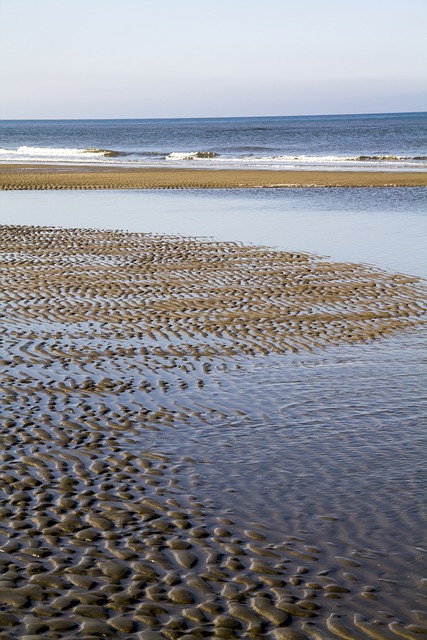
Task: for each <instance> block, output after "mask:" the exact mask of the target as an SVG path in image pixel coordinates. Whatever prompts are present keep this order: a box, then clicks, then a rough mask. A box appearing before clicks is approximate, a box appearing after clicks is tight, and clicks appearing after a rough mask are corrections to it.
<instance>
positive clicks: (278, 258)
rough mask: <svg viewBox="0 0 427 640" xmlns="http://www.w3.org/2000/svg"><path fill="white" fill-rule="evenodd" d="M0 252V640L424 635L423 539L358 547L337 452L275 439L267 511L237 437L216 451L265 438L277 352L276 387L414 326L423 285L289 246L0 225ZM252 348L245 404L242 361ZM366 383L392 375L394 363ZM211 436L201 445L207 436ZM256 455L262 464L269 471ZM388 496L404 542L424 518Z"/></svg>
mask: <svg viewBox="0 0 427 640" xmlns="http://www.w3.org/2000/svg"><path fill="white" fill-rule="evenodd" d="M1 248H2V258H1V259H2V273H3V292H2V298H3V307H2V309H3V310H2V328H1V332H2V333H1V336H2V352H3V353H2V356H1V357H2V361H1V365H2V370H3V371H5V374H4V375H3V378H2V382H1V386H2V395H3V404H4V411H3V417H2V424H1V439H2V444H3V447H2V453H1V454H0V551H1V553H0V567H1V577H0V629H1V630H2V631H0V639H1V640H9V639H10V640H12V639H18V638H19V639H27V640H35V638H40V637H43V638H47V639H62V638H68V639H71V638H76V639H77V638H84V639H85V640H91V639H93V640H94V639H95V638H102V637H107V638H108V637H111V638H119V639H120V640H121V639H123V640H125V639H126V638H136V639H138V640H162V639H166V640H169V639H170V640H175V639H179V638H187V640H194V639H203V638H212V637H214V638H224V639H229V638H252V639H258V638H259V639H263V638H272V639H276V640H280V639H282V638H285V639H288V640H306V639H307V640H327V639H328V638H330V639H334V638H335V639H336V638H341V639H343V640H349V639H352V638H366V639H368V638H373V639H378V640H382V639H393V640H399V638H406V639H409V640H413V639H415V638H421V637H422V635H423V634H425V633H426V632H427V615H426V614H425V613H423V609H424V610H425V608H426V607H425V586H426V584H425V580H424V581H423V579H422V576H421V575H420V572H421V564H420V563H421V560H420V555H419V554H420V553H421V551H417V550H416V549H414V548H411V549H410V548H409V546H404V553H403V554H398V553H393V552H390V553H387V552H382V553H379V552H378V551H376V548H377V546H378V544H379V540H380V539H381V537H382V532H381V523H382V522H383V523H384V520H386V519H387V514H385V515H384V514H379V515H374V516H373V517H374V518H375V526H374V527H372V531H368V534H366V531H367V529H366V527H368V524H366V526H365V524H364V523H363V522H362V524H361V525H360V526H361V531H362V534H363V535H362V534H361V533H360V532H359V533H357V527H356V526H355V527H354V529H353V524H354V523H353V522H352V521H351V518H350V519H349V520H348V521H347V522H346V521H345V519H344V520H342V519H341V515H342V514H341V513H340V508H341V507H340V504H341V503H340V497H339V496H340V494H342V500H344V502H345V501H346V500H347V498H346V495H345V488H346V487H348V483H349V482H350V484H351V482H352V480H351V478H347V479H346V477H345V476H346V468H347V469H348V470H349V471H352V470H351V469H350V468H351V465H355V464H356V463H355V461H354V460H353V461H352V458H351V457H348V451H347V458H346V459H340V457H339V455H337V456H336V457H334V456H332V457H330V458H329V459H328V458H327V456H326V454H325V450H324V449H322V445H321V444H320V440H319V443H318V442H309V443H307V445H306V448H305V450H302V451H299V450H298V443H297V442H295V448H293V447H292V442H290V443H289V445H288V446H287V448H283V452H284V454H285V455H286V456H287V458H288V459H287V463H288V465H289V466H288V482H287V485H282V486H281V487H280V493H281V495H279V496H278V497H276V500H278V501H279V504H280V502H281V503H282V504H283V521H281V520H280V519H279V518H277V517H276V516H275V514H274V513H273V512H274V511H277V509H276V508H275V502H274V501H273V500H272V499H271V502H270V503H269V500H270V498H269V496H268V495H265V496H261V497H260V498H257V497H256V496H255V495H253V502H252V501H251V495H248V494H247V492H246V494H245V482H246V480H245V478H244V477H242V478H240V477H239V469H241V467H242V465H241V464H240V461H241V458H242V447H243V440H240V442H239V440H238V439H237V438H236V439H235V440H234V445H233V444H232V443H233V440H232V434H233V432H234V431H235V430H236V429H237V430H238V429H239V428H240V426H241V425H243V426H244V427H245V428H248V429H250V428H251V427H252V426H253V427H254V429H255V431H256V430H259V431H260V443H261V446H262V442H263V441H265V446H268V438H269V437H271V436H268V435H267V433H266V431H265V426H266V424H268V421H269V419H270V417H269V415H268V414H266V411H268V404H269V395H270V394H271V398H272V399H273V394H274V386H275V385H276V384H280V385H281V386H283V384H284V380H283V378H277V377H276V376H277V374H276V373H275V368H278V367H282V366H283V362H289V363H290V367H289V370H288V372H286V375H285V381H287V383H288V384H289V386H290V383H291V382H293V380H292V376H295V375H296V376H297V377H298V376H300V375H301V371H300V370H299V369H294V368H293V365H294V364H297V362H300V361H301V358H302V359H303V360H302V361H303V362H304V366H305V367H310V366H311V365H313V364H314V362H315V360H316V359H318V358H322V357H323V356H322V355H321V354H322V353H328V352H330V351H333V350H334V349H338V350H341V349H342V351H340V353H342V358H343V360H344V356H345V354H348V353H350V352H351V351H352V350H353V349H356V350H357V349H363V348H365V345H370V346H372V345H377V344H380V345H381V344H382V343H383V342H384V341H387V340H394V339H395V338H396V339H398V337H399V336H401V335H414V336H417V335H419V334H420V332H422V330H423V327H425V319H424V318H425V293H426V291H425V286H424V284H423V282H422V281H420V280H419V279H417V278H415V277H409V276H405V275H403V274H390V273H387V272H385V271H381V270H379V269H376V268H374V267H369V266H367V265H359V264H350V263H338V262H331V261H328V260H325V259H320V258H318V257H315V256H312V255H308V254H304V253H296V252H292V253H290V252H283V251H276V250H272V249H268V248H262V247H253V246H250V247H248V246H244V245H241V244H239V243H232V242H213V241H206V240H201V239H197V238H182V237H172V236H158V235H150V234H141V233H127V232H119V231H98V230H78V229H58V228H50V227H29V226H27V227H25V226H20V227H19V226H3V227H1ZM346 350H348V351H346ZM253 362H256V363H257V366H256V368H255V378H254V379H253V380H252V381H251V384H250V385H249V386H247V387H244V388H243V395H244V400H243V401H242V398H241V395H242V393H241V392H240V391H239V385H241V384H243V383H244V376H243V378H242V376H241V372H242V371H244V369H245V367H246V366H247V363H253ZM343 370H344V369H343ZM293 371H294V373H292V372H293ZM295 371H296V372H297V373H295ZM242 381H243V382H242ZM254 381H255V382H256V385H255V386H254V385H253V382H254ZM361 384H362V390H359V389H358V390H357V392H358V393H360V395H361V396H362V395H363V380H361ZM384 384H385V385H386V386H387V385H389V386H393V385H394V377H393V373H392V372H389V374H388V377H387V380H386V381H385V383H384ZM342 388H343V389H345V380H344V379H343V380H342ZM224 391H225V392H224ZM318 400H319V403H318V405H317V408H318V410H321V407H322V403H321V398H318ZM354 401H355V402H356V401H357V398H355V400H354ZM291 404H292V402H291V398H290V400H289V407H288V411H289V413H291V412H292V407H291ZM313 410H316V403H315V406H314V407H313ZM328 419H329V420H330V421H331V422H333V411H331V407H330V408H329V418H328ZM367 419H368V418H367ZM340 428H341V427H340ZM212 431H215V433H216V436H215V437H216V439H217V440H216V442H217V447H218V450H215V449H213V448H212V443H209V442H208V446H206V440H207V439H208V438H209V433H211V432H212ZM229 434H231V435H229ZM278 435H279V434H278V433H276V434H273V437H278ZM324 436H325V438H326V439H328V438H329V439H332V440H333V441H335V444H333V445H332V447H333V448H335V450H336V451H337V453H338V451H339V448H340V442H341V441H342V439H343V438H345V437H349V438H352V439H357V433H354V432H352V433H351V434H347V433H346V432H345V425H342V434H340V433H339V432H335V433H332V434H324ZM279 437H285V438H286V433H284V434H282V435H281V436H279ZM383 437H384V441H383V449H384V450H386V449H387V447H388V446H390V439H389V435H388V434H387V433H384V434H383ZM390 437H393V435H392V434H391V436H390ZM374 438H375V436H374V435H372V439H373V440H374ZM185 440H188V442H185ZM222 442H223V443H224V448H223V447H222V444H221V443H222ZM369 444H370V443H369V442H368V443H366V442H365V443H364V446H369ZM225 445H227V446H228V449H227V448H226V447H225ZM233 446H235V448H234V449H233ZM410 452H411V450H410V448H409V446H408V449H407V451H406V455H407V456H409V455H410ZM354 453H355V454H356V458H357V456H359V455H360V461H359V464H360V465H365V466H369V464H371V462H372V460H371V458H369V456H366V452H364V451H363V449H361V448H358V449H357V451H356V450H355V451H354ZM254 454H255V452H254ZM328 455H329V454H328ZM402 456H403V457H404V456H405V452H404V451H403V452H402ZM255 457H256V456H255ZM306 457H307V460H305V458H306ZM222 458H224V459H225V460H226V461H227V460H228V462H227V464H228V465H229V467H228V471H231V472H232V470H233V466H234V469H235V472H236V478H234V479H233V477H232V473H230V475H229V477H227V478H224V477H222V478H221V479H219V480H218V483H217V486H221V483H222V484H223V495H218V493H216V492H215V489H213V490H212V489H211V490H210V491H209V486H210V484H211V482H212V483H215V461H216V460H221V459H222ZM387 464H388V461H387ZM399 464H400V462H399V461H398V460H397V459H396V460H394V467H398V466H399ZM275 465H277V461H275V460H274V459H273V457H272V458H271V472H272V473H273V474H274V472H275ZM375 466H376V467H377V468H378V469H380V467H381V457H378V458H377V459H376V460H375ZM204 468H206V474H205V476H204V472H203V469H204ZM278 468H279V466H278V465H277V469H278ZM209 469H210V471H209ZM313 469H316V470H317V471H316V474H317V473H318V475H317V477H314V478H313V477H310V473H309V472H310V470H313ZM249 473H251V471H249ZM366 473H368V471H366ZM347 475H348V474H347ZM331 478H332V480H334V481H337V480H338V482H340V479H342V483H341V486H339V485H337V490H336V491H335V493H336V497H337V498H336V500H335V499H334V498H333V497H331V496H330V504H329V510H328V509H327V506H326V507H325V508H323V504H321V505H320V507H321V508H320V510H319V509H318V510H317V512H316V517H314V515H313V514H314V513H315V511H312V510H313V509H314V507H313V505H311V504H310V500H311V498H310V495H313V484H314V485H316V483H318V484H319V487H320V488H321V489H322V488H323V486H324V482H326V481H328V479H331ZM310 489H311V492H312V493H311V494H310ZM365 489H366V487H362V490H365ZM418 490H419V489H418V488H417V486H411V487H410V491H412V493H413V495H416V491H418ZM368 491H369V488H368ZM239 494H240V495H239ZM367 495H368V496H369V497H368V500H367V501H366V504H365V515H366V521H367V522H368V521H369V519H370V517H372V513H371V512H375V511H378V508H377V505H378V502H377V496H376V495H375V491H374V490H372V487H371V494H369V492H368V494H367ZM407 496H408V494H407V493H406V492H405V491H404V487H400V488H399V491H396V488H395V487H394V486H393V487H391V488H390V492H389V494H387V493H386V500H387V501H390V505H391V506H394V507H395V508H396V509H397V510H399V511H401V512H402V519H401V520H398V521H397V524H396V529H397V530H398V531H399V532H400V533H401V536H402V540H403V542H406V540H407V539H408V537H409V539H410V540H411V541H412V542H414V541H415V540H419V537H420V531H422V528H423V524H422V519H423V517H424V515H425V514H423V513H420V512H419V510H418V509H415V508H413V509H412V511H409V512H408V511H407V510H405V503H407V501H408V498H407ZM259 500H261V501H264V502H265V504H266V508H265V509H264V510H263V509H262V508H260V509H258V508H257V504H258V501H259ZM345 504H346V509H347V510H348V512H349V514H350V516H351V512H352V505H351V504H347V503H345ZM337 506H338V510H335V507H337ZM414 506H416V505H415V503H414ZM356 508H357V504H356ZM269 509H270V510H271V513H270V514H269ZM363 519H364V518H363V513H362V514H358V516H357V517H356V520H362V521H363ZM371 522H372V520H371ZM356 524H357V523H356ZM303 525H304V528H303ZM424 525H425V520H424ZM361 535H362V538H363V537H364V541H365V543H364V544H363V547H362V546H360V540H359V539H358V536H359V537H360V536H361ZM403 542H402V544H403ZM384 544H385V543H384ZM398 544H399V541H396V545H398ZM423 590H424V595H423Z"/></svg>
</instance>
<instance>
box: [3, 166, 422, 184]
mask: <svg viewBox="0 0 427 640" xmlns="http://www.w3.org/2000/svg"><path fill="white" fill-rule="evenodd" d="M417 186H424V187H425V186H427V172H421V171H419V172H415V171H411V172H409V171H408V172H393V171H387V172H386V171H384V172H379V171H314V170H313V171H281V170H274V171H272V170H267V169H261V170H256V169H249V170H240V169H230V170H222V169H214V170H213V169H172V168H170V169H169V168H121V167H112V166H104V167H99V166H97V167H94V166H71V165H68V166H67V165H62V166H61V165H36V164H34V165H18V164H16V165H12V164H3V165H2V164H0V190H13V189H20V190H27V189H37V190H43V189H239V188H257V187H259V188H281V187H417Z"/></svg>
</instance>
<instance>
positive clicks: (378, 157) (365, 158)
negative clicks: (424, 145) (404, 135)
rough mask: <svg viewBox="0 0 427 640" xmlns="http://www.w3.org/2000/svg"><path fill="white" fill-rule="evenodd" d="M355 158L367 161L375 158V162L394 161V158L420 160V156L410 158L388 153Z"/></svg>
mask: <svg viewBox="0 0 427 640" xmlns="http://www.w3.org/2000/svg"><path fill="white" fill-rule="evenodd" d="M354 160H357V161H359V162H365V161H369V160H374V161H375V162H381V161H386V162H389V161H392V160H418V158H410V157H408V156H387V155H383V156H358V157H357V158H354ZM420 160H422V158H420Z"/></svg>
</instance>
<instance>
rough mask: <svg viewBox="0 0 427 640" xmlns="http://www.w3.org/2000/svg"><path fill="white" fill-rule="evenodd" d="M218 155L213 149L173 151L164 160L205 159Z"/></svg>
mask: <svg viewBox="0 0 427 640" xmlns="http://www.w3.org/2000/svg"><path fill="white" fill-rule="evenodd" d="M218 155H219V154H218V153H215V152H214V151H184V152H180V151H173V152H172V153H169V154H168V155H167V156H166V160H205V159H209V158H216V157H218Z"/></svg>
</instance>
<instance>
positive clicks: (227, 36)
mask: <svg viewBox="0 0 427 640" xmlns="http://www.w3.org/2000/svg"><path fill="white" fill-rule="evenodd" d="M426 26H427V0H289V1H288V0H0V42H1V50H2V55H1V59H0V91H1V94H2V97H1V98H0V118H120V117H128V118H136V117H142V118H143V117H186V116H188V117H191V116H201V117H203V116H239V115H294V114H326V113H367V112H382V111H425V110H427V53H426V52H427V47H426Z"/></svg>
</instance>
